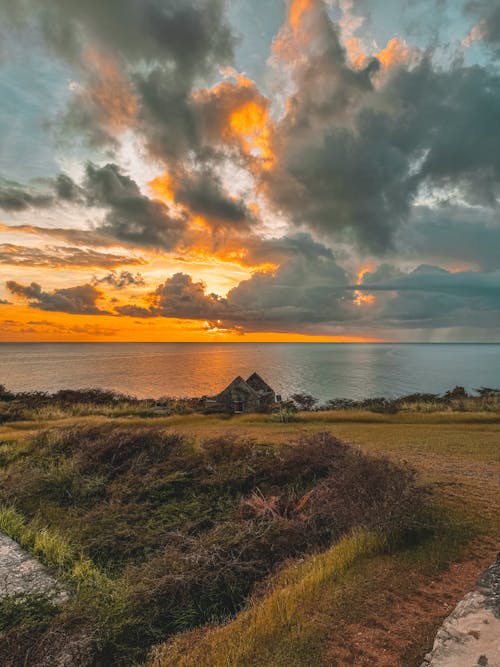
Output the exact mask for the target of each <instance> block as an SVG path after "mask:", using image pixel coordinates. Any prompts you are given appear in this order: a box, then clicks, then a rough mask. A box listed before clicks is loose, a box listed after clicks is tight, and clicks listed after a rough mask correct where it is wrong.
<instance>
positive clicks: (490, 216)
mask: <svg viewBox="0 0 500 667" xmlns="http://www.w3.org/2000/svg"><path fill="white" fill-rule="evenodd" d="M396 255H397V256H399V257H401V258H409V259H415V258H420V259H422V258H424V257H425V258H426V261H432V262H437V263H443V262H444V263H446V264H448V265H452V266H453V265H456V264H459V265H464V264H465V265H472V266H474V267H477V268H480V269H482V270H484V271H493V270H495V269H500V215H499V212H498V211H497V210H496V209H489V208H482V207H463V206H458V205H452V204H450V203H444V204H442V205H440V206H437V207H433V208H429V207H425V206H418V207H414V209H413V211H412V215H411V218H410V220H409V222H408V224H406V225H405V226H404V227H402V228H401V230H400V231H399V232H398V234H397V237H396Z"/></svg>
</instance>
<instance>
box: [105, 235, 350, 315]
mask: <svg viewBox="0 0 500 667" xmlns="http://www.w3.org/2000/svg"><path fill="white" fill-rule="evenodd" d="M283 245H284V246H286V245H288V247H284V248H281V249H280V252H281V253H282V256H284V253H286V254H287V259H286V260H284V261H283V264H282V265H281V266H280V268H278V269H277V271H276V272H275V273H256V274H254V275H253V276H252V278H250V279H249V280H246V281H243V282H241V283H240V284H239V285H238V287H236V288H234V289H233V290H231V291H230V292H229V294H228V296H227V298H225V299H224V298H221V297H219V296H217V295H216V294H207V293H206V292H205V286H204V284H203V283H202V282H196V281H193V279H192V278H191V276H189V275H186V274H184V273H177V274H175V275H174V276H172V277H171V278H169V279H167V280H166V281H165V283H164V284H162V285H160V286H159V287H158V289H157V290H156V291H155V292H154V293H152V294H151V295H150V297H149V298H150V301H151V306H150V307H148V308H144V307H141V306H139V307H137V306H133V305H131V306H123V307H119V308H118V309H117V311H118V312H120V313H121V314H123V315H129V316H131V317H174V318H180V319H183V318H186V319H204V320H205V319H206V320H211V321H215V320H222V321H223V322H224V325H226V324H229V325H230V326H234V325H245V326H247V327H248V328H251V327H255V326H261V325H263V324H268V325H269V324H283V325H292V324H298V323H307V322H312V323H315V322H329V321H345V320H346V319H347V317H348V315H349V311H350V308H351V306H352V303H353V299H354V297H353V294H352V292H351V291H349V290H348V289H346V288H347V287H348V285H349V284H350V281H349V278H348V276H347V274H346V273H345V271H344V270H343V269H342V268H341V267H339V265H338V264H337V263H336V261H335V259H334V257H333V255H332V253H331V251H329V250H328V249H326V248H325V247H324V246H321V245H320V244H314V242H312V241H311V242H310V243H308V242H307V239H306V238H302V237H298V238H296V239H288V244H283ZM315 246H316V248H315ZM302 248H303V250H304V251H302ZM314 248H315V251H314ZM352 316H354V317H355V313H353V314H352Z"/></svg>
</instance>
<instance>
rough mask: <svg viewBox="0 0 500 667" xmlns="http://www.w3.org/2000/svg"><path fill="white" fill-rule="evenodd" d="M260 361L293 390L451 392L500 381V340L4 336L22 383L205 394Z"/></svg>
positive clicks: (327, 394)
mask: <svg viewBox="0 0 500 667" xmlns="http://www.w3.org/2000/svg"><path fill="white" fill-rule="evenodd" d="M254 371H257V372H258V373H260V374H261V375H262V376H263V377H264V379H265V380H267V382H268V383H269V384H271V386H272V387H273V388H274V389H275V391H276V392H277V393H280V394H282V395H283V396H284V397H287V396H290V395H291V394H293V393H295V392H297V391H302V392H306V393H309V394H312V395H313V396H315V397H317V398H318V399H319V400H320V401H326V400H328V399H331V398H352V399H361V398H368V397H371V396H386V397H397V396H402V395H405V394H409V393H414V392H432V393H441V392H444V391H446V390H447V389H450V388H452V387H454V386H455V385H457V384H459V385H463V386H465V388H466V389H467V390H472V389H474V388H476V387H480V386H488V387H495V388H498V387H500V345H475V344H329V343H324V344H318V343H312V344H308V343H32V344H18V343H1V344H0V384H3V385H5V386H6V387H7V388H8V389H10V390H12V391H33V390H39V391H50V392H52V391H57V390H58V389H63V388H71V389H77V388H79V389H81V388H87V387H99V388H102V389H112V390H114V391H119V392H123V393H126V394H133V395H135V396H137V397H140V398H159V397H160V396H178V397H187V396H202V395H211V394H215V393H217V392H219V391H221V390H222V389H223V388H224V387H225V386H226V385H227V384H228V383H229V382H230V381H231V380H232V379H233V378H234V377H235V376H236V375H241V376H243V377H244V378H246V377H247V376H249V375H250V374H251V373H253V372H254Z"/></svg>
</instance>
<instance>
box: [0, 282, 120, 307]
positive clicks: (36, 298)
mask: <svg viewBox="0 0 500 667" xmlns="http://www.w3.org/2000/svg"><path fill="white" fill-rule="evenodd" d="M6 285H7V289H8V290H9V292H11V293H12V294H14V295H15V296H19V297H21V298H23V299H26V300H27V301H28V303H29V306H30V308H36V309H38V310H46V311H51V312H59V313H69V314H71V315H109V314H110V313H109V312H107V311H105V310H101V309H100V308H99V307H98V306H97V301H98V300H99V299H100V298H101V297H102V292H100V291H99V290H98V289H96V288H95V287H94V286H93V285H77V286H76V287H66V288H62V289H56V290H53V291H52V292H44V291H43V290H42V287H41V285H39V284H38V283H35V282H33V283H31V284H30V285H21V284H20V283H17V282H15V281H14V280H9V281H7V283H6Z"/></svg>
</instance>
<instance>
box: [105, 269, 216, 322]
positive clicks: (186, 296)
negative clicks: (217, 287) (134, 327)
mask: <svg viewBox="0 0 500 667" xmlns="http://www.w3.org/2000/svg"><path fill="white" fill-rule="evenodd" d="M117 311H118V312H120V313H121V314H123V315H129V316H131V317H175V318H179V319H219V318H221V317H222V316H223V315H228V314H229V308H228V305H227V302H226V300H225V299H222V298H221V297H219V296H217V295H216V294H206V293H205V285H204V284H203V283H202V282H195V281H193V279H192V278H191V276H188V275H187V274H185V273H176V274H174V275H173V276H172V277H171V278H168V279H167V280H166V281H165V282H164V283H163V284H162V285H160V286H159V287H158V288H157V289H156V291H155V292H153V293H152V294H151V306H150V308H147V309H146V308H141V307H137V306H122V307H119V308H117Z"/></svg>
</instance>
